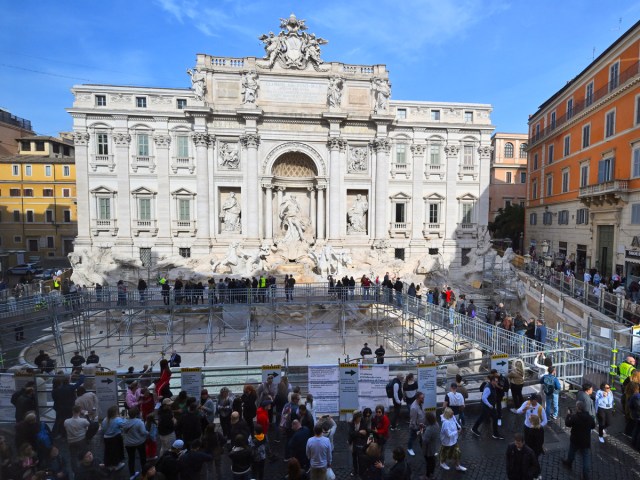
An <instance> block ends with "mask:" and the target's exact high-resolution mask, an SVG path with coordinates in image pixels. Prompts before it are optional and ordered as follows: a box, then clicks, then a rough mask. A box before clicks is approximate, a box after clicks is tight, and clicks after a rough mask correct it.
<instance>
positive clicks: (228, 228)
mask: <svg viewBox="0 0 640 480" xmlns="http://www.w3.org/2000/svg"><path fill="white" fill-rule="evenodd" d="M241 213H242V209H241V207H240V204H239V203H238V199H237V198H236V194H235V192H231V193H230V194H229V197H228V198H227V199H226V200H225V201H224V203H223V204H222V208H221V210H220V218H221V219H222V222H223V230H224V231H225V232H240V230H241V223H240V214H241Z"/></svg>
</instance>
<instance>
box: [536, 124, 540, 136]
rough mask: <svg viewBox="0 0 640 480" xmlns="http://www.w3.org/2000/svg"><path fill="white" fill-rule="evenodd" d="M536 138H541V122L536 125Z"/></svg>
mask: <svg viewBox="0 0 640 480" xmlns="http://www.w3.org/2000/svg"><path fill="white" fill-rule="evenodd" d="M536 140H540V124H537V125H536Z"/></svg>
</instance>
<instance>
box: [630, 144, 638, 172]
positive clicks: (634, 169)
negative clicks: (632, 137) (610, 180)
mask: <svg viewBox="0 0 640 480" xmlns="http://www.w3.org/2000/svg"><path fill="white" fill-rule="evenodd" d="M631 156H632V160H631V176H632V177H634V178H638V177H640V146H636V147H635V148H634V149H633V153H632V155H631Z"/></svg>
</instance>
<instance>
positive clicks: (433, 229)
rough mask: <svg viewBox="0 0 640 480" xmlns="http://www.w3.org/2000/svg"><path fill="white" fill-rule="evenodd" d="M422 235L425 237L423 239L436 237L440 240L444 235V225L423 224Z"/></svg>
mask: <svg viewBox="0 0 640 480" xmlns="http://www.w3.org/2000/svg"><path fill="white" fill-rule="evenodd" d="M422 234H423V235H424V236H425V238H427V237H430V236H432V235H437V236H438V238H442V236H443V235H444V224H442V223H430V222H426V223H423V224H422Z"/></svg>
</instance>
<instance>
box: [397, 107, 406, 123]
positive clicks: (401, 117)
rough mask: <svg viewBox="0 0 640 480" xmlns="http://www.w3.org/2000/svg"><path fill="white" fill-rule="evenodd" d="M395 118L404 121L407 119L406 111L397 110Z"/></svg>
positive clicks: (404, 109) (403, 109)
mask: <svg viewBox="0 0 640 480" xmlns="http://www.w3.org/2000/svg"><path fill="white" fill-rule="evenodd" d="M396 117H397V118H398V120H405V119H406V118H407V109H406V108H399V109H398V110H397V111H396Z"/></svg>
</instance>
